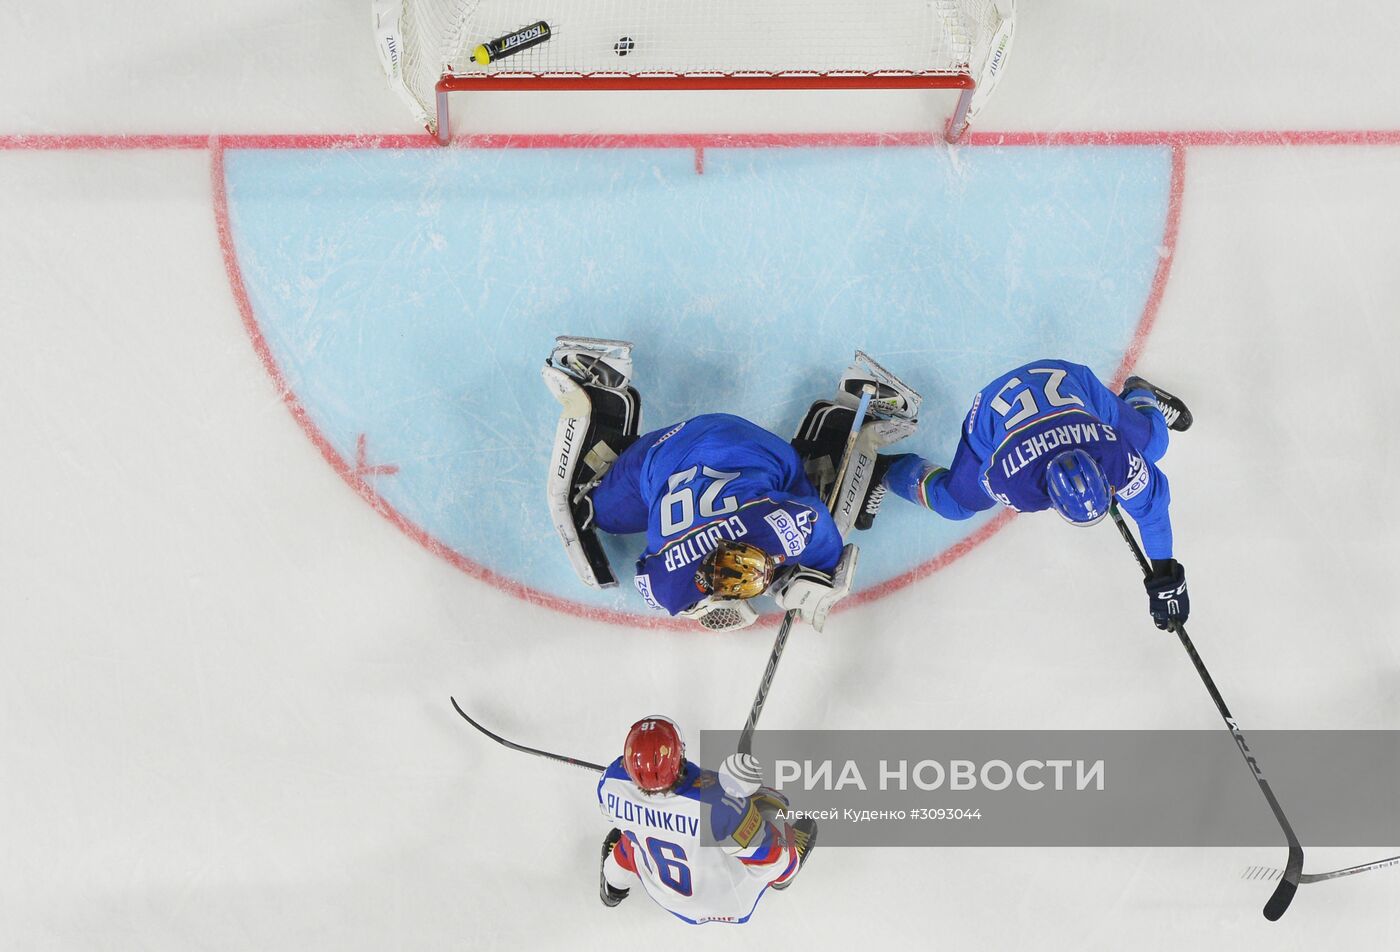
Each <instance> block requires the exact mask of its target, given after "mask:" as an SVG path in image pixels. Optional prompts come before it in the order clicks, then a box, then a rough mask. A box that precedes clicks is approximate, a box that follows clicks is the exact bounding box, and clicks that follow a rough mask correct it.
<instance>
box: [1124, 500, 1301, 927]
mask: <svg viewBox="0 0 1400 952" xmlns="http://www.w3.org/2000/svg"><path fill="white" fill-rule="evenodd" d="M1109 512H1110V513H1111V514H1112V516H1113V522H1114V524H1115V525H1117V526H1118V531H1119V533H1121V534H1122V536H1123V541H1124V542H1127V543H1128V548H1130V549H1132V550H1133V555H1134V556H1135V557H1136V558H1137V562H1138V567H1139V568H1141V569H1142V575H1143V578H1151V577H1152V564H1151V563H1150V562H1148V561H1147V556H1146V555H1145V554H1144V553H1143V551H1142V546H1140V545H1139V544H1138V540H1137V539H1136V538H1135V537H1134V536H1133V533H1132V531H1131V530H1130V529H1129V528H1128V525H1127V523H1126V522H1124V521H1123V515H1122V513H1120V512H1119V511H1118V505H1117V504H1116V503H1115V504H1113V505H1112V506H1111V507H1110V510H1109ZM1171 630H1172V631H1174V632H1175V633H1176V636H1177V638H1178V639H1180V641H1181V646H1182V647H1183V648H1185V649H1186V655H1187V657H1189V658H1190V659H1191V664H1193V665H1194V666H1195V668H1196V673H1197V674H1198V675H1200V677H1201V682H1202V683H1203V684H1205V686H1206V691H1208V692H1209V693H1210V699H1211V700H1212V701H1214V702H1215V708H1216V710H1218V711H1219V712H1220V716H1221V717H1222V718H1224V720H1225V726H1226V727H1228V728H1229V729H1230V736H1231V737H1233V738H1234V739H1235V745H1236V746H1237V747H1239V749H1240V755H1241V756H1242V757H1244V761H1245V763H1247V764H1248V765H1249V769H1250V772H1252V773H1253V774H1254V780H1255V782H1256V783H1258V784H1259V789H1260V791H1262V792H1263V794H1264V799H1265V800H1267V801H1268V803H1269V809H1270V810H1272V811H1273V813H1274V819H1275V820H1277V821H1278V825H1279V826H1280V827H1281V828H1282V829H1283V835H1284V837H1285V838H1286V839H1287V840H1288V863H1287V865H1286V866H1285V868H1284V872H1283V878H1282V879H1280V880H1279V884H1278V886H1277V888H1275V889H1274V894H1273V895H1272V896H1270V897H1269V901H1268V903H1266V904H1265V906H1264V918H1266V919H1268V920H1269V921H1271V922H1272V921H1274V920H1276V919H1278V918H1279V917H1280V916H1282V915H1283V914H1284V912H1286V911H1287V910H1288V904H1289V903H1291V902H1292V901H1293V894H1294V893H1295V892H1297V891H1298V882H1299V880H1300V879H1301V877H1302V873H1303V846H1302V844H1301V843H1299V842H1298V837H1297V835H1296V834H1295V833H1294V832H1293V826H1292V824H1290V823H1289V822H1288V817H1286V816H1285V815H1284V813H1283V807H1281V806H1279V802H1278V798H1277V797H1275V796H1274V791H1273V789H1272V788H1271V787H1270V786H1269V781H1268V780H1265V779H1264V773H1263V771H1261V770H1260V769H1259V761H1258V760H1256V759H1255V757H1254V754H1252V753H1251V752H1250V750H1249V744H1248V743H1246V742H1245V739H1244V732H1242V731H1241V730H1240V726H1239V724H1237V723H1235V718H1234V716H1233V715H1232V714H1231V713H1230V708H1229V707H1228V706H1227V705H1226V704H1225V698H1224V697H1222V696H1221V694H1220V689H1219V688H1217V687H1216V686H1215V679H1214V678H1212V677H1211V676H1210V672H1209V671H1207V670H1206V664H1205V662H1204V661H1202V660H1201V656H1200V654H1198V653H1197V651H1196V646H1195V645H1194V644H1192V643H1191V639H1190V637H1189V636H1188V635H1187V634H1186V626H1185V625H1182V624H1181V623H1180V622H1175V621H1174V622H1172V623H1171Z"/></svg>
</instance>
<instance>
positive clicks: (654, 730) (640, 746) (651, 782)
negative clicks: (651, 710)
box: [622, 714, 685, 793]
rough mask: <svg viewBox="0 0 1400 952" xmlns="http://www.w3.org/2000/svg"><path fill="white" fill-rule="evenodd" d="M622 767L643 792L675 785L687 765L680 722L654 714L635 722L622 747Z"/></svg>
mask: <svg viewBox="0 0 1400 952" xmlns="http://www.w3.org/2000/svg"><path fill="white" fill-rule="evenodd" d="M622 766H623V768H624V769H625V770H626V771H627V776H629V777H631V778H632V782H633V783H634V784H636V785H637V789H638V790H641V791H642V792H643V793H663V792H665V791H667V790H670V789H671V788H672V787H674V786H675V785H676V781H678V780H680V777H681V770H682V769H683V768H684V767H685V740H684V739H683V738H682V737H681V729H680V728H679V727H677V726H676V722H675V721H673V720H671V719H670V718H669V717H662V716H661V715H660V714H652V715H650V716H648V717H644V718H642V719H641V720H640V721H638V722H637V723H635V724H633V725H632V729H631V730H629V731H628V732H627V743H626V744H624V745H623V747H622Z"/></svg>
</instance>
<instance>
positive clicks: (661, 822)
mask: <svg viewBox="0 0 1400 952" xmlns="http://www.w3.org/2000/svg"><path fill="white" fill-rule="evenodd" d="M598 804H599V806H600V808H601V809H602V811H603V816H605V817H606V818H607V819H608V820H609V822H611V823H613V824H614V825H615V826H616V827H617V828H618V829H620V830H621V831H622V834H623V837H622V841H621V842H620V843H619V844H618V847H617V849H616V850H614V853H613V855H614V858H616V859H617V860H618V862H619V864H620V865H621V866H622V867H623V868H624V869H627V870H630V871H632V872H635V873H636V874H637V878H638V879H640V880H641V882H642V886H643V888H645V889H646V892H647V895H648V896H650V897H651V898H652V899H653V900H654V901H655V902H656V904H657V905H659V906H661V908H663V909H665V910H666V911H667V912H669V913H671V914H673V915H675V916H677V917H679V918H681V919H683V920H685V921H686V922H689V923H692V924H695V925H699V924H701V923H705V922H735V923H738V922H745V921H747V920H748V918H749V916H750V915H752V914H753V910H754V908H755V907H756V906H757V905H758V900H759V899H760V898H761V897H762V896H763V892H764V890H766V889H767V888H768V886H769V885H770V884H772V883H775V882H784V881H786V880H787V879H790V878H791V877H792V876H793V875H794V874H795V873H796V872H797V866H798V863H797V850H796V848H795V847H794V846H793V843H792V839H793V838H792V836H791V834H790V833H789V832H788V830H787V829H786V824H781V823H780V825H781V826H782V827H783V829H782V830H780V829H779V828H778V826H775V825H774V824H773V823H772V822H770V821H769V820H767V819H765V817H764V815H763V813H762V812H761V811H760V809H759V807H758V805H757V804H756V803H755V802H754V800H753V798H752V797H749V798H745V799H735V798H733V797H730V796H728V795H727V794H726V793H725V792H724V789H723V788H722V787H721V786H720V783H719V777H718V776H717V775H716V774H715V772H714V771H712V770H701V769H700V768H699V767H698V766H696V765H695V764H692V763H690V762H688V761H687V762H686V764H685V769H684V771H683V772H682V775H681V780H680V783H679V784H678V786H677V787H676V789H675V790H673V791H671V792H670V793H666V794H645V793H642V792H641V791H640V790H638V789H637V787H636V786H635V785H634V784H633V783H632V781H631V779H630V778H629V777H628V776H627V772H626V770H625V769H624V768H623V766H622V758H620V757H619V758H618V759H617V760H615V761H613V762H612V764H610V765H609V766H608V769H607V770H606V771H605V772H604V773H603V779H602V780H600V781H599V782H598ZM707 844H708V845H707Z"/></svg>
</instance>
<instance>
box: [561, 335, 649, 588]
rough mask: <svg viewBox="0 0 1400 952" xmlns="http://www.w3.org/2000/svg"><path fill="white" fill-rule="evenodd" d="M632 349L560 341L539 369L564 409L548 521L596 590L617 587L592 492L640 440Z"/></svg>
mask: <svg viewBox="0 0 1400 952" xmlns="http://www.w3.org/2000/svg"><path fill="white" fill-rule="evenodd" d="M631 346H632V345H630V344H627V343H626V342H623V341H604V340H594V339H592V338H579V337H560V338H558V339H557V340H556V341H555V349H554V353H553V354H551V355H550V359H549V360H548V361H546V362H545V366H544V368H543V369H542V371H541V375H542V376H543V377H544V382H545V385H546V386H547V387H549V390H550V392H551V393H553V394H554V397H555V399H557V400H558V401H559V403H560V404H561V405H562V406H563V413H562V415H561V416H560V418H559V424H558V426H557V427H556V428H555V432H554V454H553V456H552V458H551V463H550V471H549V479H548V482H547V484H546V494H547V498H548V503H549V510H550V516H551V518H552V519H553V521H554V528H555V531H556V532H558V533H559V538H560V540H561V541H562V542H563V543H564V551H565V553H566V554H567V555H568V556H569V561H570V563H571V564H572V565H573V567H574V571H575V572H576V573H577V574H578V576H579V578H580V579H582V580H583V583H584V584H585V585H588V586H589V587H591V588H611V587H612V586H614V585H616V584H617V577H616V576H615V575H614V574H613V571H612V567H611V566H610V565H609V564H608V558H607V555H606V553H605V552H604V551H603V546H602V543H601V542H599V540H598V535H597V530H596V526H595V519H594V513H593V502H592V499H591V498H590V495H589V494H590V493H591V492H592V490H593V489H594V487H596V486H597V485H598V483H599V482H601V481H602V479H603V476H604V475H606V473H607V471H608V470H609V469H610V468H611V467H612V464H613V463H614V462H616V461H617V457H618V455H619V454H621V453H622V451H623V450H625V449H626V448H627V447H628V446H630V445H631V444H632V443H633V442H634V441H635V440H636V438H637V430H638V428H639V426H640V424H641V411H642V401H641V396H640V395H639V394H638V393H637V391H636V389H635V388H633V387H632V386H631V385H630V376H631V369H632V360H631Z"/></svg>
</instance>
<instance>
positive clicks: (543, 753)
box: [448, 697, 608, 773]
mask: <svg viewBox="0 0 1400 952" xmlns="http://www.w3.org/2000/svg"><path fill="white" fill-rule="evenodd" d="M448 700H449V701H451V702H452V706H453V708H455V709H456V711H457V713H458V714H460V715H462V719H463V720H464V721H466V722H467V723H468V724H470V725H471V726H472V727H475V728H476V729H477V730H479V731H481V732H482V733H483V734H485V735H486V736H487V737H489V738H491V739H492V740H494V741H495V742H496V743H498V744H500V745H502V746H503V747H509V748H510V749H511V750H518V751H520V752H521V753H525V754H534V755H535V756H536V757H547V758H549V759H550V760H557V761H559V762H560V763H563V764H569V765H571V766H574V767H582V768H584V769H585V770H593V771H596V772H598V773H602V772H603V771H605V770H607V769H608V768H606V767H604V766H603V765H602V764H595V763H590V762H589V761H587V760H579V759H578V758H576V757H565V756H564V755H563V754H551V753H550V752H549V751H547V750H537V749H535V748H534V747H526V746H525V745H524V744H517V743H515V742H514V741H509V740H506V739H505V738H504V737H502V736H501V735H500V734H496V733H492V732H491V731H488V730H487V729H486V728H484V727H482V726H481V725H480V724H478V723H477V722H476V721H474V720H472V718H471V715H470V714H468V713H467V712H466V711H464V710H462V708H461V706H460V705H458V704H457V699H456V698H455V697H449V698H448Z"/></svg>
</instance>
